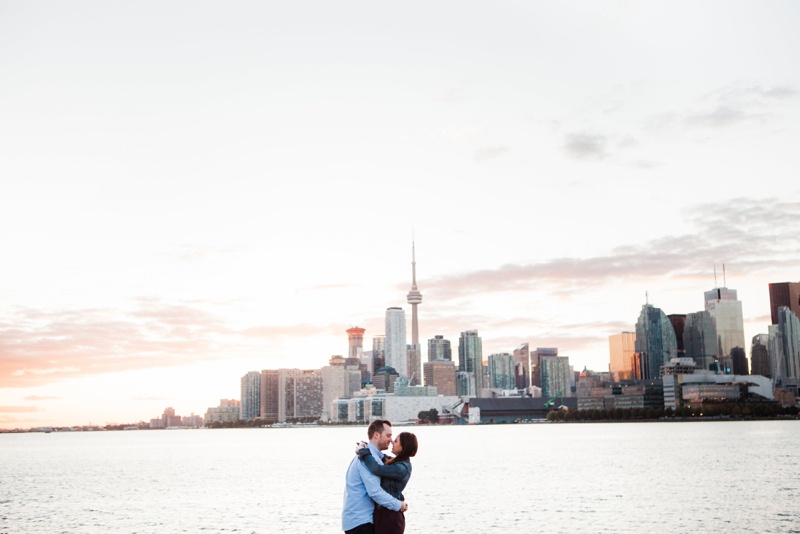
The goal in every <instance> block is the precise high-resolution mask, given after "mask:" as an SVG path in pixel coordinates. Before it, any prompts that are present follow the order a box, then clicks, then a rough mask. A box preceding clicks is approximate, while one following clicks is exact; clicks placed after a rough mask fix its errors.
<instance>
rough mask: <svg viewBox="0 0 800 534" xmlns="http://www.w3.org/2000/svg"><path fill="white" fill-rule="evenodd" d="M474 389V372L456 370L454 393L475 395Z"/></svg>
mask: <svg viewBox="0 0 800 534" xmlns="http://www.w3.org/2000/svg"><path fill="white" fill-rule="evenodd" d="M476 389H477V388H476V386H475V373H473V372H467V371H457V372H456V395H458V396H459V397H464V396H467V397H477V395H476V393H475V391H476Z"/></svg>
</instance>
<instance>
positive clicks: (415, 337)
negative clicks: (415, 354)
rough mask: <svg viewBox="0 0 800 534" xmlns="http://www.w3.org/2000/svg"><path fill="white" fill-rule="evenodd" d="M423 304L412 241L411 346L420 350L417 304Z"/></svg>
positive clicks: (409, 300)
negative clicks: (418, 285) (418, 287)
mask: <svg viewBox="0 0 800 534" xmlns="http://www.w3.org/2000/svg"><path fill="white" fill-rule="evenodd" d="M420 302H422V293H420V292H419V290H417V259H416V253H415V251H414V241H411V291H409V292H408V303H409V304H411V344H412V345H414V348H416V349H417V350H419V348H418V346H419V325H418V323H417V304H419V303H420Z"/></svg>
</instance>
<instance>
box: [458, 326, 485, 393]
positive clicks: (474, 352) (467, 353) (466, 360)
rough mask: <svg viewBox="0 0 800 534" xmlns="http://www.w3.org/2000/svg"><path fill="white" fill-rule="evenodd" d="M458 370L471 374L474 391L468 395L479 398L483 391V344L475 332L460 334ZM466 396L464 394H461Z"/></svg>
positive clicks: (469, 331)
mask: <svg viewBox="0 0 800 534" xmlns="http://www.w3.org/2000/svg"><path fill="white" fill-rule="evenodd" d="M458 370H459V371H461V372H465V373H472V374H473V376H474V378H475V391H474V392H470V393H469V394H470V395H474V396H476V397H478V396H480V392H481V389H483V387H484V385H483V344H482V341H481V338H480V336H478V331H477V330H467V331H465V332H461V335H460V336H459V338H458ZM461 394H462V395H466V393H461Z"/></svg>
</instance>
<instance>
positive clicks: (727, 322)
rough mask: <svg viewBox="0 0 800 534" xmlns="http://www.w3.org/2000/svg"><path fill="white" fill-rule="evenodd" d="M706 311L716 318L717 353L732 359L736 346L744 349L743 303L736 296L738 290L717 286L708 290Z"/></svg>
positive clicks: (706, 293)
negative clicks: (732, 352)
mask: <svg viewBox="0 0 800 534" xmlns="http://www.w3.org/2000/svg"><path fill="white" fill-rule="evenodd" d="M704 296H705V300H706V311H707V312H708V313H710V314H711V317H712V318H713V319H714V326H715V327H716V329H717V344H718V349H717V354H719V355H720V356H721V357H722V358H726V359H730V358H731V351H732V350H733V348H734V347H739V348H741V349H744V346H745V345H744V319H743V318H742V303H741V302H739V300H738V299H737V298H736V290H735V289H728V288H727V287H717V288H714V289H712V290H711V291H706V292H705V294H704Z"/></svg>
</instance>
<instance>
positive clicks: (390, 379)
mask: <svg viewBox="0 0 800 534" xmlns="http://www.w3.org/2000/svg"><path fill="white" fill-rule="evenodd" d="M399 377H400V376H399V375H398V374H397V371H395V369H394V367H389V366H386V367H381V368H380V369H378V370H377V371H375V375H374V376H373V377H372V383H373V384H374V385H375V388H376V389H383V390H385V391H387V392H389V393H392V392H394V383H395V381H396V380H397V379H398V378H399Z"/></svg>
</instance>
